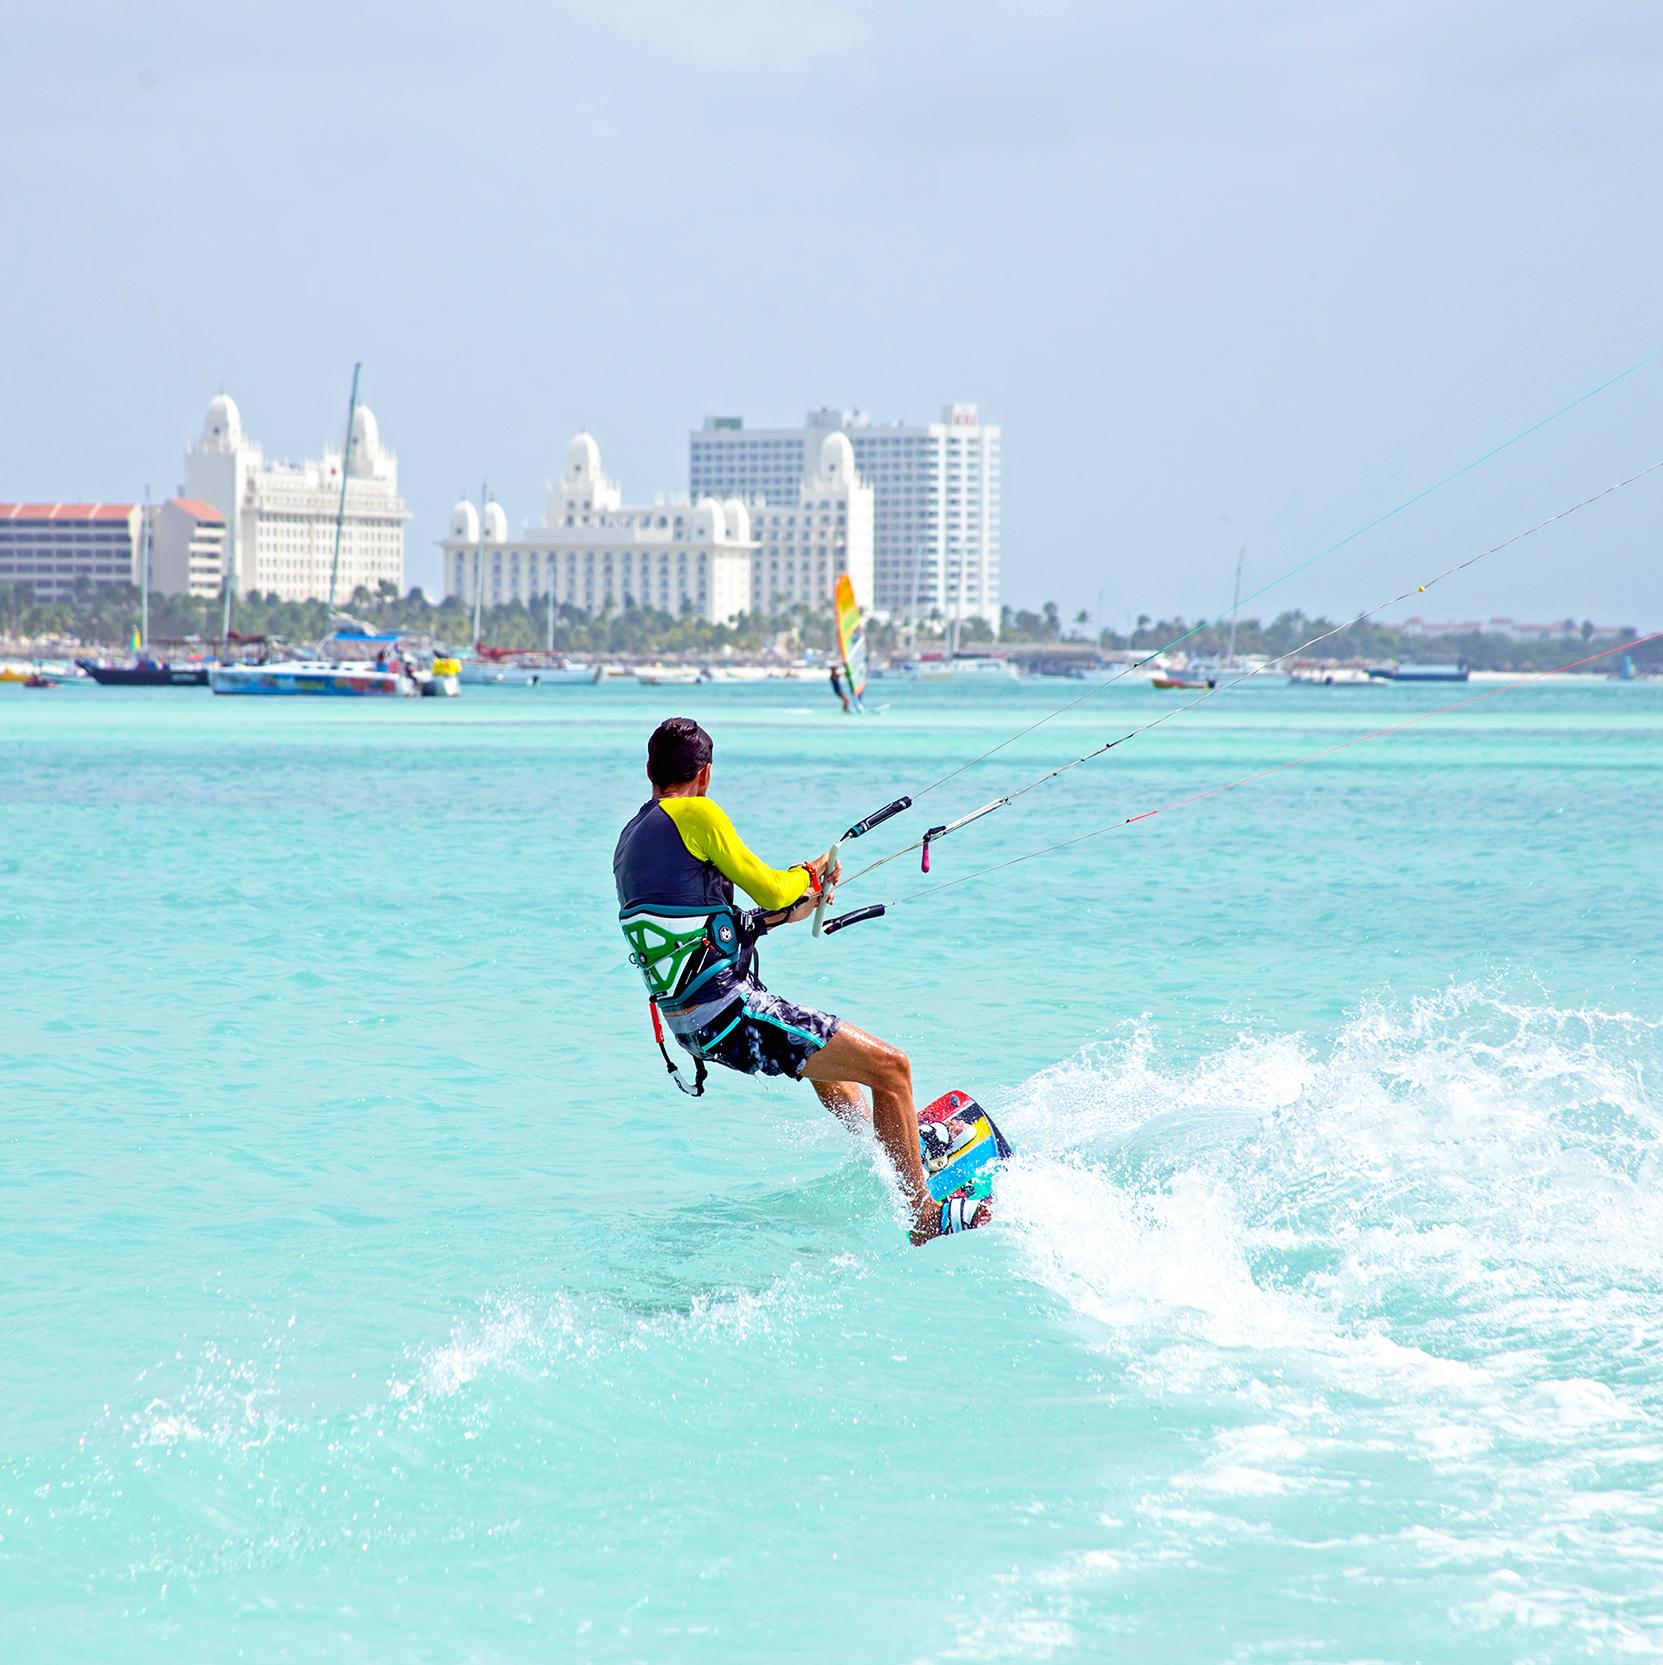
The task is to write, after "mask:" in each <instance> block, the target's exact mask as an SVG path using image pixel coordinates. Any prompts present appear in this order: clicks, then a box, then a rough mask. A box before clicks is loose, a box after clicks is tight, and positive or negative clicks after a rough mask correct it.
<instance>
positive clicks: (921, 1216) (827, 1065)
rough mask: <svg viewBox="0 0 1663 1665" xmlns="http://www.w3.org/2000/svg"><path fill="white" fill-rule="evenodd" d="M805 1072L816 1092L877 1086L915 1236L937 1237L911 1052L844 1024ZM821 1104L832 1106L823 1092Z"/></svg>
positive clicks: (880, 1121)
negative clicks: (854, 1084) (920, 1146)
mask: <svg viewBox="0 0 1663 1665" xmlns="http://www.w3.org/2000/svg"><path fill="white" fill-rule="evenodd" d="M803 1075H804V1077H805V1078H806V1079H808V1080H809V1081H812V1082H813V1083H814V1090H815V1091H816V1092H820V1087H821V1083H826V1084H828V1085H830V1084H840V1083H848V1082H858V1083H859V1084H860V1085H861V1086H863V1087H870V1088H871V1089H872V1126H873V1128H874V1129H875V1130H876V1132H877V1135H878V1142H879V1143H880V1144H881V1145H882V1146H883V1148H884V1152H885V1154H886V1155H887V1156H888V1157H889V1160H890V1162H891V1164H892V1165H893V1166H894V1169H895V1173H896V1177H897V1178H899V1180H900V1182H901V1189H902V1191H903V1192H904V1193H905V1195H906V1199H907V1204H908V1206H909V1208H910V1209H911V1211H912V1240H913V1242H915V1243H922V1242H924V1241H925V1240H926V1239H928V1238H930V1237H933V1236H934V1235H935V1230H936V1222H937V1219H938V1218H939V1214H940V1209H939V1207H938V1205H937V1204H936V1203H935V1202H934V1201H932V1200H931V1197H930V1193H929V1188H928V1187H927V1185H926V1184H925V1182H924V1163H923V1159H922V1158H921V1157H920V1156H919V1154H918V1109H917V1106H916V1105H915V1104H914V1103H913V1100H912V1065H911V1063H910V1062H908V1059H907V1055H906V1054H905V1053H904V1052H903V1051H902V1050H901V1049H900V1048H899V1047H898V1046H891V1045H890V1044H889V1042H888V1041H880V1040H879V1039H878V1038H877V1036H876V1035H868V1034H867V1033H866V1031H865V1030H864V1029H857V1028H856V1027H855V1025H854V1024H852V1023H844V1024H840V1025H839V1026H838V1030H837V1033H836V1034H835V1035H833V1036H832V1038H831V1039H830V1040H829V1041H827V1042H826V1044H825V1045H824V1046H823V1047H821V1048H820V1050H819V1051H818V1052H817V1053H815V1055H814V1056H813V1057H812V1058H810V1059H809V1061H808V1064H807V1066H806V1067H805V1068H804V1070H803ZM821 1103H823V1104H825V1105H826V1108H827V1109H829V1110H832V1105H831V1103H830V1102H829V1101H828V1100H827V1098H826V1096H825V1094H824V1093H821ZM832 1113H833V1114H834V1115H835V1114H837V1112H836V1111H835V1110H832Z"/></svg>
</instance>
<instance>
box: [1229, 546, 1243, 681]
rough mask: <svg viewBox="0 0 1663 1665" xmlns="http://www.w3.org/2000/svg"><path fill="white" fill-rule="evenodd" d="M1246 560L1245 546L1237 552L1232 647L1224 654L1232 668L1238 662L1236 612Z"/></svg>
mask: <svg viewBox="0 0 1663 1665" xmlns="http://www.w3.org/2000/svg"><path fill="white" fill-rule="evenodd" d="M1246 559H1247V545H1246V544H1243V545H1242V546H1241V548H1240V549H1238V550H1237V551H1236V595H1235V599H1234V600H1233V601H1232V602H1231V603H1230V646H1229V647H1228V648H1227V649H1226V650H1225V653H1224V663H1225V664H1226V665H1232V666H1233V665H1234V664H1235V662H1236V611H1237V609H1238V608H1239V607H1240V606H1241V567H1242V562H1243V561H1245V560H1246Z"/></svg>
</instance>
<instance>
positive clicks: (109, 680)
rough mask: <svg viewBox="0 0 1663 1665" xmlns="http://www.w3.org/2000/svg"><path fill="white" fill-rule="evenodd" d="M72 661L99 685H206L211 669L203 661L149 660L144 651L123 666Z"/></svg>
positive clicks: (93, 660) (170, 686)
mask: <svg viewBox="0 0 1663 1665" xmlns="http://www.w3.org/2000/svg"><path fill="white" fill-rule="evenodd" d="M75 663H76V664H77V665H79V666H80V667H81V669H82V670H83V671H85V672H86V673H87V675H88V676H90V677H91V678H92V680H93V681H94V682H96V683H97V684H98V685H99V687H101V688H206V687H207V686H208V673H209V671H210V669H211V667H210V666H209V664H208V663H207V661H206V660H201V661H189V662H187V663H185V664H183V665H175V664H171V663H169V661H167V660H166V659H152V658H151V657H150V655H149V654H147V653H140V654H138V655H136V656H135V657H134V659H133V660H132V661H131V662H130V663H128V664H125V665H112V664H110V663H109V662H108V661H107V660H97V659H77V660H76V661H75Z"/></svg>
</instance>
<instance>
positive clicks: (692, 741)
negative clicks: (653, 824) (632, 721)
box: [647, 717, 713, 786]
mask: <svg viewBox="0 0 1663 1665" xmlns="http://www.w3.org/2000/svg"><path fill="white" fill-rule="evenodd" d="M712 749H713V748H712V747H711V744H710V736H709V735H708V734H706V733H705V731H704V730H703V729H702V728H700V727H699V725H698V724H697V723H696V722H694V721H693V719H692V718H691V717H666V718H665V719H664V721H663V722H661V723H660V724H659V725H658V727H657V728H655V729H654V730H653V731H652V739H650V740H649V741H648V742H647V778H648V780H650V781H651V782H652V783H653V785H654V786H680V785H681V783H682V782H683V781H684V780H691V779H692V778H693V777H694V776H695V775H696V774H697V773H698V772H699V771H700V770H701V769H702V768H703V767H704V766H705V764H707V763H708V762H709V761H710V756H711V751H712Z"/></svg>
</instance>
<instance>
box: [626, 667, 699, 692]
mask: <svg viewBox="0 0 1663 1665" xmlns="http://www.w3.org/2000/svg"><path fill="white" fill-rule="evenodd" d="M635 680H636V681H637V682H639V683H642V684H644V685H645V686H646V687H648V688H690V687H692V685H693V684H694V683H695V682H708V681H710V672H709V671H703V670H700V669H699V668H698V667H697V666H694V665H639V666H637V667H636V671H635Z"/></svg>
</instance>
